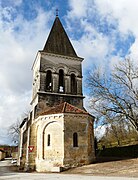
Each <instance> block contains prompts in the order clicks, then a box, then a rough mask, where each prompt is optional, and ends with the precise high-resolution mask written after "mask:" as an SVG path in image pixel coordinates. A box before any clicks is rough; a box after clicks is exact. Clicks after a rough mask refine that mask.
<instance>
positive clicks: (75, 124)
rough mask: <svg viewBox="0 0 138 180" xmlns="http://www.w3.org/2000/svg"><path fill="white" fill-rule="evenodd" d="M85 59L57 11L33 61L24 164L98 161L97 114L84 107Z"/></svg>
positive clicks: (42, 166) (55, 166)
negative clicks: (95, 131)
mask: <svg viewBox="0 0 138 180" xmlns="http://www.w3.org/2000/svg"><path fill="white" fill-rule="evenodd" d="M82 61H83V58H81V57H78V55H77V54H76V52H75V50H74V48H73V46H72V44H71V42H70V40H69V38H68V36H67V33H66V32H65V30H64V27H63V26H62V23H61V21H60V19H59V17H58V15H56V18H55V21H54V23H53V26H52V28H51V31H50V34H49V36H48V38H47V41H46V43H45V45H44V48H43V50H40V51H38V53H37V55H36V58H35V60H34V63H33V66H32V71H33V83H32V89H33V93H32V101H31V112H30V114H29V116H28V118H26V119H24V120H23V122H22V123H21V125H20V144H19V160H18V165H19V166H20V167H22V168H24V169H26V170H30V169H32V170H36V171H38V172H60V171H63V170H66V169H69V168H72V167H77V166H82V165H86V164H90V163H92V162H93V161H94V160H95V152H94V132H93V124H94V116H92V115H91V114H89V113H88V112H87V111H86V110H85V108H84V107H83V99H84V96H83V93H82Z"/></svg>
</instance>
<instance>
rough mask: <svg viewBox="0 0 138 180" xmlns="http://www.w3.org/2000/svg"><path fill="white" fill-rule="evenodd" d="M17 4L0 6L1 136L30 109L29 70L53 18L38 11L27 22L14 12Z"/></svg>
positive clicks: (30, 77) (50, 13)
mask: <svg viewBox="0 0 138 180" xmlns="http://www.w3.org/2000/svg"><path fill="white" fill-rule="evenodd" d="M9 2H12V1H9ZM20 4H21V1H15V2H14V4H12V5H11V4H9V6H7V4H3V6H2V5H0V10H1V14H0V42H1V43H0V54H1V61H0V86H1V89H0V99H1V104H0V127H1V129H3V136H4V135H5V136H6V134H7V128H8V126H10V125H11V124H12V123H14V122H15V121H16V120H17V118H20V117H21V115H22V114H23V113H24V112H26V111H27V110H28V109H29V108H30V107H29V103H30V101H31V94H32V72H31V67H32V64H33V61H34V59H35V55H36V53H37V51H38V50H39V49H42V48H43V45H44V43H45V40H46V37H47V34H48V32H49V28H50V25H51V24H50V20H51V17H52V16H53V13H52V11H44V10H43V9H42V8H41V7H38V8H36V12H37V13H36V17H35V18H34V19H30V20H27V19H26V18H24V16H23V14H22V11H21V12H20V13H19V11H18V9H16V8H13V5H14V6H17V5H18V6H19V5H20ZM4 5H5V6H4ZM0 136H1V133H0ZM3 138H4V137H3ZM3 138H0V144H1V143H3ZM5 142H6V141H5ZM8 143H9V141H8Z"/></svg>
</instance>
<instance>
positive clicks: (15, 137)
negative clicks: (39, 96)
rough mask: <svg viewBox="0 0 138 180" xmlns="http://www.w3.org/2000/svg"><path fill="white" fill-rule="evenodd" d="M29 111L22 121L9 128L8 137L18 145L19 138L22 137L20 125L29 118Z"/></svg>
mask: <svg viewBox="0 0 138 180" xmlns="http://www.w3.org/2000/svg"><path fill="white" fill-rule="evenodd" d="M28 115H29V111H28V110H26V111H25V112H24V113H23V114H22V116H21V119H20V120H19V119H17V121H16V122H15V123H13V124H12V125H10V126H9V128H8V135H9V136H10V138H11V140H12V141H13V142H14V143H15V144H16V145H17V144H18V143H19V136H20V125H21V123H22V122H23V121H24V120H25V119H26V118H27V117H28Z"/></svg>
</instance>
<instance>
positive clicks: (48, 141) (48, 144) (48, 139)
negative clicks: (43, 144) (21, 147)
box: [47, 134, 50, 146]
mask: <svg viewBox="0 0 138 180" xmlns="http://www.w3.org/2000/svg"><path fill="white" fill-rule="evenodd" d="M47 146H50V134H48V136H47Z"/></svg>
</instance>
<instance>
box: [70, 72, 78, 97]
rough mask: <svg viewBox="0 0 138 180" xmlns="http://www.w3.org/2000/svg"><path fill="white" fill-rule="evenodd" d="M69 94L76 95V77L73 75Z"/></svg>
mask: <svg viewBox="0 0 138 180" xmlns="http://www.w3.org/2000/svg"><path fill="white" fill-rule="evenodd" d="M71 93H72V94H76V93H77V83H76V76H75V74H71Z"/></svg>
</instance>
